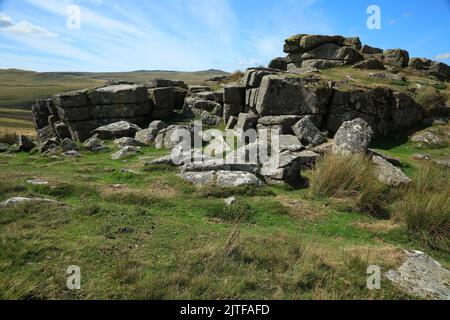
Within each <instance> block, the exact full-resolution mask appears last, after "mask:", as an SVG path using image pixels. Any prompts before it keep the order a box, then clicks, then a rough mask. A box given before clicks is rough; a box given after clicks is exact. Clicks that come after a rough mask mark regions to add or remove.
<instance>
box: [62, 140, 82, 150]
mask: <svg viewBox="0 0 450 320" xmlns="http://www.w3.org/2000/svg"><path fill="white" fill-rule="evenodd" d="M61 149H62V151H63V152H68V151H77V150H78V145H77V144H76V143H75V142H73V141H72V140H71V139H69V138H66V139H64V140H62V141H61Z"/></svg>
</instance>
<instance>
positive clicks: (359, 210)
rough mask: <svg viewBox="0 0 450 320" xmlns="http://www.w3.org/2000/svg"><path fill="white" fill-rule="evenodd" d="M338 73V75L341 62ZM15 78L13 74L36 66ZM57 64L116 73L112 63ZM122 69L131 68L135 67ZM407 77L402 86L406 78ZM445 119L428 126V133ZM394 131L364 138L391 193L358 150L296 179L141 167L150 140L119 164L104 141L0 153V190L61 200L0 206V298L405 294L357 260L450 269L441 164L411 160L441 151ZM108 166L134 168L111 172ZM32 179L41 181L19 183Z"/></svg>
mask: <svg viewBox="0 0 450 320" xmlns="http://www.w3.org/2000/svg"><path fill="white" fill-rule="evenodd" d="M332 72H334V71H332ZM339 72H341V75H342V76H343V77H346V75H345V74H346V73H347V72H353V71H352V70H349V71H347V70H344V69H342V70H339V71H338V73H339ZM355 72H359V71H355ZM324 73H326V71H324ZM207 74H208V73H205V74H204V75H202V76H200V78H196V79H201V77H206V76H207ZM11 75H13V73H11V72H10V73H9V76H11ZM16 76H17V81H19V80H20V79H19V78H20V77H22V76H23V77H24V78H23V79H24V80H23V81H25V80H26V77H30V76H33V77H35V76H36V77H37V76H38V75H30V74H28V75H20V74H17V75H16ZM40 76H41V80H42V81H44V82H42V83H45V81H46V77H50V78H52V77H53V79H54V80H55V79H58V77H60V76H61V75H60V74H52V75H50V74H49V75H40ZM66 76H69V75H66ZM70 76H71V77H75V78H76V79H80V78H83V77H87V78H89V79H91V80H92V79H93V81H94V80H95V81H97V80H101V81H104V78H108V77H114V78H116V79H117V78H119V77H121V78H122V76H124V77H123V78H122V79H124V80H128V78H126V75H125V74H122V75H120V74H104V75H99V74H96V75H94V74H83V75H82V74H72V75H70ZM128 76H129V77H136V78H135V79H137V78H139V79H140V80H144V78H148V77H149V74H147V73H145V72H142V73H138V72H137V73H133V74H129V75H128ZM186 76H188V75H186ZM363 76H364V75H363V74H361V77H363ZM171 77H173V78H174V79H176V78H179V74H177V73H173V74H171ZM0 78H1V76H0ZM75 78H73V79H72V80H73V81H75ZM36 79H39V78H36ZM36 79H35V80H36ZM47 79H48V78H47ZM13 80H14V79H10V81H13ZM59 80H61V79H59ZM59 80H55V81H59ZM72 80H70V81H72ZM91 80H89V81H91ZM191 80H192V82H195V81H197V80H195V79H193V78H191ZM409 80H410V81H409V82H408V85H409V86H414V83H415V82H416V81H417V79H414V78H412V77H411V78H410V79H409ZM36 81H37V80H36ZM67 81H69V80H67ZM95 81H94V82H95ZM60 83H61V84H62V85H63V84H64V81H60ZM13 84H14V83H13ZM83 86H84V84H83ZM406 88H407V87H404V86H398V89H399V90H406ZM28 89H29V88H27V90H25V92H28ZM53 89H55V90H60V89H61V88H58V87H54V88H53ZM0 90H1V89H0ZM5 90H6V89H5ZM30 90H31V89H30ZM33 90H34V89H33ZM440 90H441V89H440ZM444 91H445V90H444ZM30 92H31V91H30ZM0 96H1V97H6V95H5V96H3V95H2V94H0ZM18 97H19V96H18ZM19 98H20V97H19ZM14 99H16V98H13V99H12V100H11V101H14ZM21 99H22V98H21ZM23 99H24V100H22V101H25V100H26V99H27V94H24V97H23ZM5 101H6V100H5ZM16 101H18V100H17V99H16ZM5 105H7V106H9V107H7V108H8V110H6V109H5V111H4V112H3V114H4V115H6V116H5V117H4V118H2V117H1V114H0V121H3V122H1V123H0V127H1V128H2V129H1V130H2V132H3V133H4V134H5V135H14V134H15V133H19V132H21V131H25V132H26V130H30V131H32V130H33V129H32V125H31V124H30V123H28V124H26V123H27V122H26V120H25V119H23V113H22V112H20V111H19V110H17V109H15V108H11V106H16V105H17V106H19V107H20V106H21V104H20V103H17V104H16V103H13V104H12V105H9V104H8V103H6V104H5ZM11 109H14V110H11ZM0 110H1V109H0ZM9 115H11V116H9ZM19 118H20V119H19ZM19 120H20V122H18V121H19ZM435 130H438V129H435ZM446 130H447V128H446V127H442V128H439V131H442V132H440V135H441V136H442V137H445V136H446V134H447V131H446ZM407 136H408V133H405V134H399V135H397V136H394V137H392V138H391V139H384V140H383V141H376V142H375V143H374V145H373V147H374V148H375V149H377V150H378V151H382V152H384V153H387V154H389V155H392V156H395V157H398V158H400V159H401V161H402V163H403V164H404V168H405V171H406V172H407V174H408V175H410V176H411V177H413V178H414V181H416V182H415V183H414V185H413V186H411V188H408V189H405V190H400V191H399V192H389V191H388V192H386V190H385V189H384V187H382V186H380V185H379V184H377V183H376V182H375V181H373V177H372V175H371V174H370V169H371V164H370V163H368V162H367V160H365V159H363V158H360V159H358V158H356V159H352V160H349V159H344V158H343V159H337V160H336V159H335V160H332V159H327V158H325V159H324V161H322V162H320V163H319V165H318V167H317V169H316V170H315V171H304V172H303V173H302V174H303V175H305V176H306V177H308V178H310V184H311V190H312V191H310V190H293V189H285V188H281V187H276V186H265V187H259V188H258V187H245V188H206V189H202V188H196V187H193V186H192V185H190V184H187V183H185V182H184V181H182V180H181V179H180V178H178V177H177V176H176V173H177V170H176V169H174V168H172V167H165V166H145V165H144V161H145V159H141V156H142V157H143V158H155V157H159V156H161V155H164V154H165V152H166V151H164V150H163V151H161V150H156V149H154V148H151V147H148V148H143V150H142V152H143V154H142V155H141V156H136V157H132V158H130V159H128V160H127V161H126V162H122V161H112V160H111V159H110V155H111V153H112V152H113V150H112V151H111V152H106V153H99V154H94V153H90V152H88V151H86V150H82V157H81V158H80V159H65V158H61V159H51V158H43V157H41V156H40V155H39V154H24V153H18V154H0V171H1V172H2V178H1V180H0V201H4V200H6V199H8V198H11V197H15V196H29V197H45V198H52V199H55V200H59V201H62V202H64V203H65V204H66V206H64V207H61V206H55V205H48V204H45V205H38V206H36V205H30V204H25V205H20V206H16V207H14V208H8V209H6V208H0V243H1V245H0V299H74V300H76V299H409V298H412V297H410V296H407V295H406V294H405V293H403V292H402V291H400V290H398V289H397V288H395V287H393V286H392V285H391V284H390V283H389V282H388V281H387V280H386V279H384V278H383V282H382V290H380V291H369V290H367V288H366V286H365V285H366V279H367V275H366V269H367V266H368V265H371V264H376V265H379V266H380V267H381V268H382V270H383V272H385V271H388V270H389V269H392V268H396V267H398V266H399V265H400V264H401V263H402V262H403V255H402V250H404V249H417V250H421V251H424V252H427V253H428V254H430V255H431V256H432V257H433V258H435V259H437V260H438V261H439V262H440V263H442V264H443V265H444V266H445V267H446V268H449V267H450V255H449V250H448V247H447V246H446V245H445V244H444V243H443V242H442V239H443V237H442V235H445V234H446V232H448V216H445V215H440V214H438V213H442V212H448V211H445V209H446V208H447V209H448V202H446V201H447V200H448V196H447V193H445V190H446V189H445V188H448V180H449V179H447V178H448V172H447V171H446V172H444V171H442V172H441V173H440V174H432V175H430V174H431V173H430V172H428V171H422V167H423V164H422V163H421V162H419V161H416V160H413V159H412V158H411V156H412V155H413V154H415V153H424V152H425V153H427V154H430V155H431V156H432V157H435V158H445V157H448V155H449V148H448V147H447V148H444V149H441V150H427V149H426V150H418V149H416V147H415V146H414V144H412V143H410V142H409V141H408V139H407ZM110 146H111V147H112V148H113V146H112V145H111V144H110ZM121 169H129V170H134V171H137V172H138V174H131V173H125V174H123V173H121V172H120V170H121ZM421 172H423V174H422V175H421ZM433 172H437V171H433ZM425 174H428V178H427V179H424V177H425ZM363 176H364V179H363ZM35 178H41V179H44V180H46V181H49V182H50V184H49V185H48V186H31V185H29V184H27V183H26V181H27V180H29V179H35ZM446 181H447V182H446ZM369 182H371V183H369ZM446 183H447V184H446ZM436 188H437V189H436ZM439 194H442V197H439ZM311 195H313V196H311ZM424 195H427V197H425V196H424ZM444 195H445V196H444ZM230 196H234V197H236V198H237V200H238V202H237V204H236V205H233V206H231V207H227V206H226V205H225V203H224V199H225V198H227V197H230ZM428 196H429V197H428ZM445 197H447V198H445ZM445 199H447V200H445ZM390 201H393V202H394V203H393V204H392V205H390ZM408 205H409V206H411V210H407V208H408ZM380 209H387V210H388V213H389V214H390V215H392V218H391V219H390V220H387V219H379V218H380V216H382V217H383V218H387V217H386V216H384V214H385V212H384V210H380ZM429 213H435V215H430V214H429ZM442 217H444V218H442ZM445 217H447V218H445ZM446 219H447V220H446ZM447 238H448V236H447ZM71 265H78V266H80V267H81V274H82V284H81V285H82V290H81V291H69V290H68V289H67V288H66V280H67V275H66V270H67V267H68V266H71Z"/></svg>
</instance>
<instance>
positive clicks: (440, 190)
mask: <svg viewBox="0 0 450 320" xmlns="http://www.w3.org/2000/svg"><path fill="white" fill-rule="evenodd" d="M392 211H393V213H394V218H396V219H400V220H401V221H403V222H404V223H405V224H406V227H407V229H408V232H409V233H410V235H412V236H413V237H414V238H416V239H418V240H420V241H421V242H423V243H424V244H425V245H427V246H429V247H431V248H435V249H441V250H444V251H448V250H450V170H449V169H448V168H444V167H438V166H434V165H429V166H426V167H424V168H423V169H422V170H420V171H419V173H418V175H417V176H416V177H415V179H414V182H413V184H412V185H411V186H410V187H409V188H408V189H407V190H405V193H404V195H403V196H402V197H401V198H400V199H399V200H397V201H396V202H395V203H394V204H393V205H392Z"/></svg>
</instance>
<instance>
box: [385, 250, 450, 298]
mask: <svg viewBox="0 0 450 320" xmlns="http://www.w3.org/2000/svg"><path fill="white" fill-rule="evenodd" d="M406 255H407V260H406V262H405V263H404V264H403V265H402V266H401V267H400V268H399V269H398V270H391V271H389V272H388V273H387V274H386V277H387V278H388V279H389V280H390V281H392V282H393V283H394V284H396V285H397V286H399V287H400V288H402V289H403V290H405V291H407V292H408V293H410V294H412V295H416V296H420V297H422V298H425V299H434V300H450V271H449V270H447V269H445V268H444V267H442V265H440V264H439V263H438V262H437V261H435V260H433V259H432V258H431V257H429V256H428V255H426V254H425V253H423V252H420V251H406Z"/></svg>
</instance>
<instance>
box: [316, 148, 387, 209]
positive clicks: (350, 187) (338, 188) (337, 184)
mask: <svg viewBox="0 0 450 320" xmlns="http://www.w3.org/2000/svg"><path fill="white" fill-rule="evenodd" d="M384 190H385V188H384V186H383V185H382V184H381V183H380V182H379V181H378V180H377V178H376V176H375V173H374V165H373V164H372V162H371V161H370V159H369V158H367V157H365V156H364V155H327V156H325V157H323V158H322V159H321V160H320V161H319V162H318V164H317V165H316V168H315V170H314V171H313V172H312V175H311V180H310V194H311V196H313V197H315V198H327V197H333V198H339V199H346V200H350V201H349V203H350V204H351V206H352V209H353V210H356V211H362V212H365V213H369V214H372V215H377V216H380V215H383V216H384V215H385V212H384V210H383V207H382V203H383V198H384Z"/></svg>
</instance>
